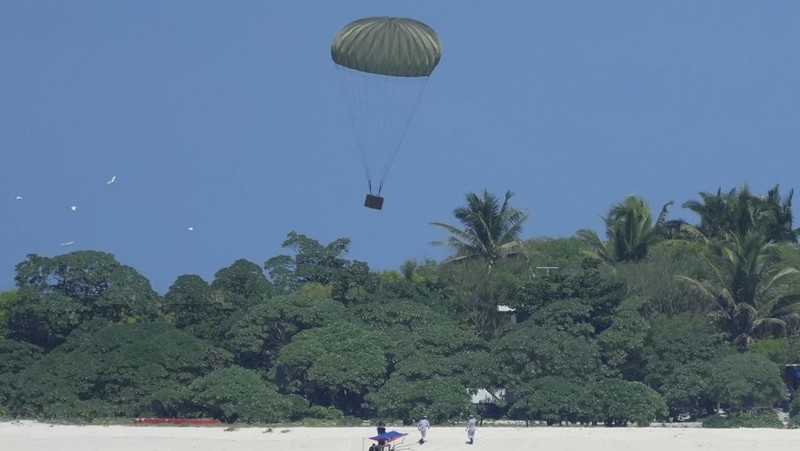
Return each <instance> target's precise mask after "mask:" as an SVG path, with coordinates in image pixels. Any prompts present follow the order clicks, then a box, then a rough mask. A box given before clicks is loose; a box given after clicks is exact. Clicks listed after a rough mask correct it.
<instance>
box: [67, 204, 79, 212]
mask: <svg viewBox="0 0 800 451" xmlns="http://www.w3.org/2000/svg"><path fill="white" fill-rule="evenodd" d="M69 209H70V210H72V211H76V210H77V209H78V206H77V205H73V206H71V207H69Z"/></svg>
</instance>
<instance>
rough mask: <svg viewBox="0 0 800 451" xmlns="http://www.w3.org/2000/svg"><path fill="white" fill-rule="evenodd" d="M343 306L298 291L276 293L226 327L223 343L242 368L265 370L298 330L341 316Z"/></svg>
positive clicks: (342, 316)
mask: <svg viewBox="0 0 800 451" xmlns="http://www.w3.org/2000/svg"><path fill="white" fill-rule="evenodd" d="M344 316H345V312H344V306H343V305H342V304H340V303H338V302H335V301H331V300H317V299H313V298H311V297H308V296H304V295H301V294H292V295H286V296H276V297H274V298H271V299H269V300H267V301H265V302H263V303H261V304H257V305H255V306H253V307H251V308H250V309H249V310H248V311H247V312H246V313H244V314H243V315H241V316H240V317H239V318H238V319H237V320H236V321H235V322H234V323H233V324H232V325H231V327H230V329H229V330H228V331H227V333H226V335H225V339H224V341H223V343H224V346H225V347H226V348H227V349H230V350H231V352H233V353H234V355H235V356H236V361H237V362H238V363H239V364H240V365H241V366H244V367H246V368H253V369H264V370H266V369H269V368H270V367H271V365H272V361H273V360H274V359H275V357H276V356H277V355H278V353H279V352H280V350H281V349H283V347H284V346H286V345H287V344H288V343H289V342H290V341H291V340H292V338H293V337H294V336H295V335H296V334H297V333H299V332H301V331H303V330H306V329H311V328H314V327H320V326H323V325H326V324H331V323H334V322H337V321H339V320H341V319H343V318H344Z"/></svg>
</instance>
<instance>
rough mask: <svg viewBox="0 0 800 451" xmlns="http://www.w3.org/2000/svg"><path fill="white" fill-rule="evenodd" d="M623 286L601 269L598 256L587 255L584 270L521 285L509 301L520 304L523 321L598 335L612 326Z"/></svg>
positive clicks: (518, 317) (577, 332)
mask: <svg viewBox="0 0 800 451" xmlns="http://www.w3.org/2000/svg"><path fill="white" fill-rule="evenodd" d="M623 288H624V286H623V284H622V283H620V282H619V281H617V280H614V279H613V278H611V277H608V276H606V275H604V274H602V273H601V272H600V270H599V265H598V262H597V260H594V259H588V258H587V259H584V260H583V263H582V268H581V270H580V271H577V272H574V273H570V274H554V275H551V276H550V277H547V278H537V279H536V280H533V281H531V282H529V283H526V284H524V285H521V286H519V287H518V288H517V289H516V290H515V291H514V292H513V293H512V294H511V295H510V296H509V304H510V305H511V306H512V307H514V308H516V310H517V311H516V317H517V321H519V322H525V321H532V322H534V323H536V324H538V325H540V326H543V327H548V328H555V329H558V330H562V331H565V332H569V333H571V334H573V335H583V336H587V337H595V336H596V335H597V334H599V333H601V332H602V331H604V330H605V329H607V328H608V327H610V326H611V324H612V322H613V317H614V314H615V312H616V309H617V307H618V306H619V305H620V303H621V302H622V294H623Z"/></svg>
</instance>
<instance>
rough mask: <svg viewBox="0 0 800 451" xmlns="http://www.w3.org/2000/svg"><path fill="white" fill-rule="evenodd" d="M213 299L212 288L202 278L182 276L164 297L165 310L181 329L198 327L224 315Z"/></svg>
mask: <svg viewBox="0 0 800 451" xmlns="http://www.w3.org/2000/svg"><path fill="white" fill-rule="evenodd" d="M213 299H214V297H213V294H212V292H211V287H210V286H209V285H208V283H206V281H205V280H203V279H202V278H201V277H200V276H195V275H182V276H179V277H178V279H177V280H176V281H175V283H174V284H172V286H170V287H169V291H167V294H166V295H164V307H163V310H164V313H165V314H166V315H167V316H168V317H169V318H171V319H172V322H173V324H175V327H177V328H179V329H184V328H187V327H190V326H198V325H200V324H203V323H204V322H207V321H209V320H211V319H213V318H215V317H216V316H217V315H219V314H221V313H222V311H223V309H221V308H220V306H219V305H218V304H215V303H214V302H213Z"/></svg>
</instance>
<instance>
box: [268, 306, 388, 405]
mask: <svg viewBox="0 0 800 451" xmlns="http://www.w3.org/2000/svg"><path fill="white" fill-rule="evenodd" d="M383 349H384V340H383V337H382V336H381V335H379V334H377V333H375V332H372V331H368V330H364V329H363V328H359V327H357V326H355V325H353V324H350V323H346V322H339V323H333V324H329V325H327V326H325V327H318V328H314V329H308V330H304V331H302V332H300V333H298V334H297V335H295V336H294V337H293V338H292V341H291V342H290V343H289V344H288V345H286V346H285V347H284V348H283V349H282V350H281V352H280V354H278V357H277V358H276V359H275V362H274V366H273V368H272V370H271V375H272V379H273V380H274V381H275V383H276V384H277V385H278V387H279V388H280V390H281V392H283V393H287V394H290V393H294V394H297V395H300V396H302V397H304V398H306V399H308V400H309V401H311V403H312V404H314V405H320V406H333V407H336V408H337V409H339V410H341V411H342V412H344V413H346V414H350V415H358V414H359V413H360V412H361V409H362V405H363V403H364V396H365V395H366V394H367V393H369V392H370V391H374V390H376V389H377V388H378V387H379V386H380V385H381V384H382V383H383V382H384V381H385V380H386V377H387V361H386V356H385V354H384V352H383Z"/></svg>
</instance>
